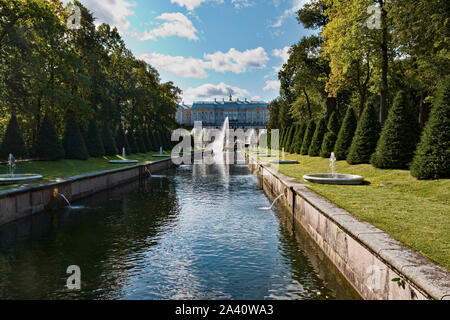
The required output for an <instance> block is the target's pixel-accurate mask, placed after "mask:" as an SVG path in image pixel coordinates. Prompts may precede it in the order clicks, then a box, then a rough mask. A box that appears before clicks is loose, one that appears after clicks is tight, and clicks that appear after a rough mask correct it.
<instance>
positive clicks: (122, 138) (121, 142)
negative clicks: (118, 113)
mask: <svg viewBox="0 0 450 320" xmlns="http://www.w3.org/2000/svg"><path fill="white" fill-rule="evenodd" d="M116 147H117V152H119V153H120V154H122V150H123V148H125V152H126V154H127V155H129V154H131V152H132V150H131V147H130V144H129V143H128V138H127V135H126V134H125V130H123V127H122V125H120V126H119V130H117V134H116Z"/></svg>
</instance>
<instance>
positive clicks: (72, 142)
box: [63, 113, 89, 160]
mask: <svg viewBox="0 0 450 320" xmlns="http://www.w3.org/2000/svg"><path fill="white" fill-rule="evenodd" d="M63 147H64V151H65V157H66V159H78V160H87V159H88V158H89V153H88V151H87V148H86V143H85V142H84V138H83V135H82V134H81V131H80V127H79V125H78V123H77V120H76V118H75V115H74V114H73V113H69V114H68V116H67V122H66V131H65V133H64V138H63Z"/></svg>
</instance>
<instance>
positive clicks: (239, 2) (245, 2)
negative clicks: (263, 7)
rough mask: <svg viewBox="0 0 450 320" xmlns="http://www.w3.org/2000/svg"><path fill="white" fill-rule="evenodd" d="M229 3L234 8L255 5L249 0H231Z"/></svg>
mask: <svg viewBox="0 0 450 320" xmlns="http://www.w3.org/2000/svg"><path fill="white" fill-rule="evenodd" d="M231 3H232V4H233V5H234V7H235V8H238V9H240V8H247V7H252V6H254V5H255V3H254V2H253V1H250V0H231Z"/></svg>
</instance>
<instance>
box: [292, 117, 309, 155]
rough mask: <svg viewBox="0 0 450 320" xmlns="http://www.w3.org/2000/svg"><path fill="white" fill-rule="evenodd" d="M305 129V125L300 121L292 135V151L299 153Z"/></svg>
mask: <svg viewBox="0 0 450 320" xmlns="http://www.w3.org/2000/svg"><path fill="white" fill-rule="evenodd" d="M305 131H306V125H305V124H304V123H302V124H301V125H300V128H299V129H298V131H297V133H296V134H295V137H294V144H293V146H292V152H293V153H296V154H300V151H301V148H302V143H303V137H304V136H305Z"/></svg>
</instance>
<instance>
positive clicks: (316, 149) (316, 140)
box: [308, 118, 327, 157]
mask: <svg viewBox="0 0 450 320" xmlns="http://www.w3.org/2000/svg"><path fill="white" fill-rule="evenodd" d="M326 132H327V124H326V121H325V119H324V118H322V119H320V121H319V124H318V125H317V128H316V131H315V132H314V136H313V138H312V141H311V145H310V146H309V151H308V154H309V156H310V157H318V156H319V155H320V149H321V148H322V142H323V137H324V136H325V133H326Z"/></svg>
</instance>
